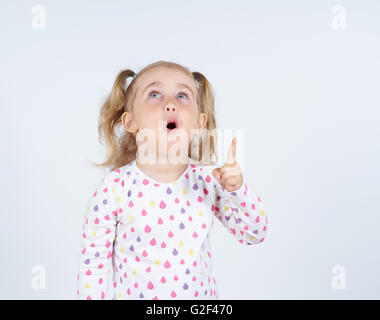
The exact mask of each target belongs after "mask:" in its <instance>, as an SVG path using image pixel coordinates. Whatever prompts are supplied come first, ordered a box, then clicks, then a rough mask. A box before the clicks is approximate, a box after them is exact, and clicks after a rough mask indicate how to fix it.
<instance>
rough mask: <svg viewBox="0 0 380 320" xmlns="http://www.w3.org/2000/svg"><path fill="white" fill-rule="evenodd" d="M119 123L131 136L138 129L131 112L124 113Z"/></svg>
mask: <svg viewBox="0 0 380 320" xmlns="http://www.w3.org/2000/svg"><path fill="white" fill-rule="evenodd" d="M121 121H122V123H123V126H124V128H125V130H126V131H128V132H130V133H133V134H135V133H136V132H137V130H138V128H137V125H136V122H135V120H134V119H133V116H132V113H131V112H124V113H123V114H122V115H121Z"/></svg>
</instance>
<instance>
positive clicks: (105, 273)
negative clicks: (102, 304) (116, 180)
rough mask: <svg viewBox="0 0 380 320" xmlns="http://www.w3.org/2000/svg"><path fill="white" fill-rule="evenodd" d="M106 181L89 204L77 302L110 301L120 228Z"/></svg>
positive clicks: (111, 190)
mask: <svg viewBox="0 0 380 320" xmlns="http://www.w3.org/2000/svg"><path fill="white" fill-rule="evenodd" d="M106 180H107V179H105V178H103V180H102V181H101V182H100V183H99V184H98V186H97V188H96V191H95V193H94V194H93V195H91V196H90V198H89V200H88V202H87V209H86V212H85V215H84V221H83V233H82V237H81V252H80V253H79V263H78V276H77V299H78V300H84V299H87V300H92V299H93V300H100V299H108V297H107V295H108V293H107V292H108V287H109V279H110V274H111V267H112V253H113V242H114V238H115V230H116V226H117V213H118V212H117V208H116V206H115V205H114V202H113V196H112V193H113V192H114V191H115V190H114V189H113V188H112V187H111V186H110V185H109V184H108V183H106Z"/></svg>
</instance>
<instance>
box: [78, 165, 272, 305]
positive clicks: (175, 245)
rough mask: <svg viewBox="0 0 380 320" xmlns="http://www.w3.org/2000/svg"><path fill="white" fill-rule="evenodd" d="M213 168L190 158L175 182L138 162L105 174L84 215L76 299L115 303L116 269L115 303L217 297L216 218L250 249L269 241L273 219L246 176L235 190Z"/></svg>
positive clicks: (213, 166)
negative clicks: (161, 179) (164, 179)
mask: <svg viewBox="0 0 380 320" xmlns="http://www.w3.org/2000/svg"><path fill="white" fill-rule="evenodd" d="M214 168H216V166H215V165H202V164H194V163H192V159H191V158H189V165H188V166H187V168H186V170H185V171H184V172H183V173H182V175H181V176H180V177H179V178H178V179H177V180H176V181H174V182H169V183H164V182H158V181H156V180H154V179H153V178H151V177H149V176H148V175H146V174H144V173H143V172H142V171H141V170H140V169H139V167H138V166H137V165H136V160H134V161H132V162H130V163H129V164H127V165H124V166H123V167H120V168H119V169H116V170H114V171H111V172H110V173H108V174H106V176H105V177H104V178H103V179H102V180H101V182H100V183H99V184H98V185H97V187H96V190H95V192H94V193H93V195H92V196H91V197H90V199H89V200H88V206H87V208H86V209H87V210H86V212H85V214H84V222H83V234H82V237H81V251H80V253H79V263H78V275H77V286H78V287H77V298H78V299H88V300H89V299H110V298H111V296H110V297H109V296H108V287H109V281H110V280H111V279H110V278H111V270H112V277H113V279H112V286H113V296H112V299H181V300H188V299H189V300H190V299H191V300H192V299H217V298H218V289H217V285H216V281H215V278H214V276H213V267H212V260H211V257H212V254H211V245H210V240H209V236H210V232H211V230H212V226H213V224H214V221H215V218H217V219H218V220H219V221H220V222H221V223H222V225H223V226H224V227H226V229H227V230H228V231H229V232H230V233H231V234H232V235H233V237H234V238H235V239H237V241H239V242H240V243H242V244H246V245H251V244H257V243H260V242H262V241H263V240H264V238H265V236H266V233H267V224H268V218H267V216H266V215H265V214H264V210H263V206H262V201H261V199H260V197H259V196H258V195H257V194H256V193H255V192H254V191H253V190H252V189H250V188H249V186H248V184H247V181H246V180H245V179H244V181H243V185H242V186H241V187H240V188H239V189H238V190H236V191H233V192H228V191H227V190H226V189H224V188H223V186H221V185H220V184H219V182H218V181H217V180H216V179H215V178H214V176H213V175H212V170H213V169H214ZM111 290H112V288H111Z"/></svg>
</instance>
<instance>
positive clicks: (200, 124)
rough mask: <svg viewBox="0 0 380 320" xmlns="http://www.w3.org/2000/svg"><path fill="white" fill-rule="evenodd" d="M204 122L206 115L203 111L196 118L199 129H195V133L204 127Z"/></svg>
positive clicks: (205, 121)
mask: <svg viewBox="0 0 380 320" xmlns="http://www.w3.org/2000/svg"><path fill="white" fill-rule="evenodd" d="M206 123H207V115H206V114H205V113H204V112H201V113H200V114H199V118H198V127H199V129H198V130H197V133H200V132H201V131H202V129H204V128H205V127H206Z"/></svg>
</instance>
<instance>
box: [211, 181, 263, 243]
mask: <svg viewBox="0 0 380 320" xmlns="http://www.w3.org/2000/svg"><path fill="white" fill-rule="evenodd" d="M213 181H214V189H215V201H214V205H213V207H212V210H214V213H215V216H216V217H217V218H218V219H219V220H220V222H221V223H222V224H223V226H224V227H226V228H227V230H228V231H229V232H230V233H231V234H233V235H234V237H235V238H237V239H238V241H239V242H240V243H242V244H247V245H251V244H257V243H261V242H263V241H264V239H265V237H266V235H267V231H268V217H267V216H266V214H265V212H264V207H263V203H262V199H261V198H260V197H259V195H258V194H257V193H256V192H255V191H254V190H252V189H250V187H249V185H248V183H247V182H246V180H245V179H244V180H243V184H242V186H241V187H240V188H239V189H238V190H235V191H231V192H228V191H227V190H226V189H224V188H223V186H222V185H220V184H219V182H218V181H217V180H216V179H215V178H213Z"/></svg>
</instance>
